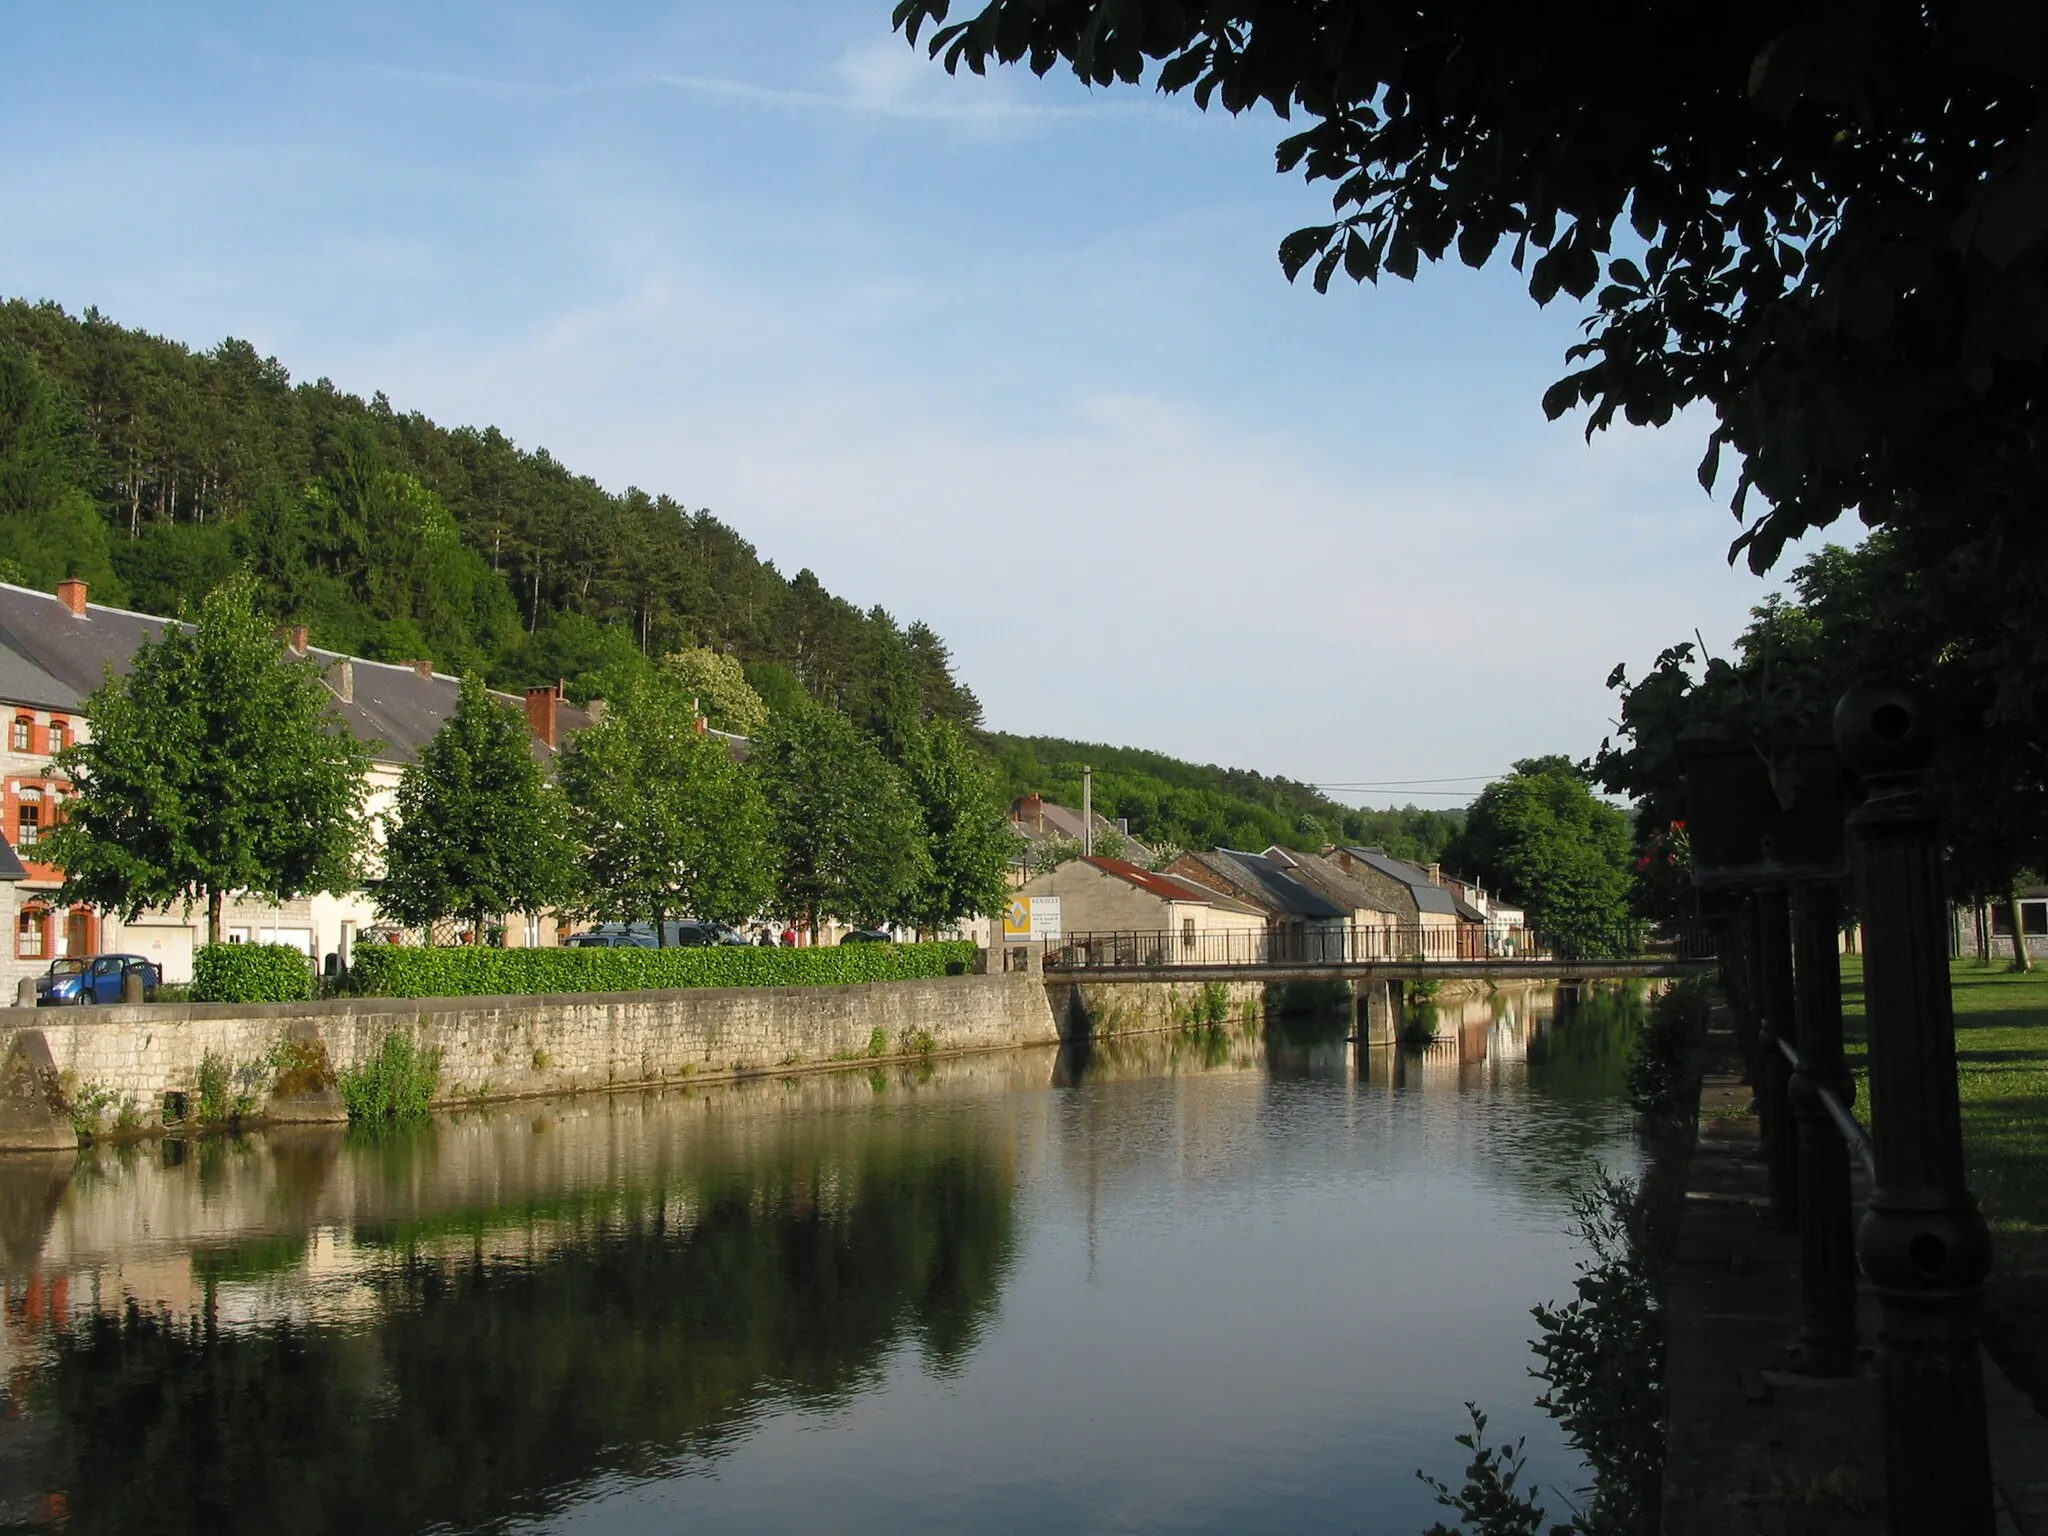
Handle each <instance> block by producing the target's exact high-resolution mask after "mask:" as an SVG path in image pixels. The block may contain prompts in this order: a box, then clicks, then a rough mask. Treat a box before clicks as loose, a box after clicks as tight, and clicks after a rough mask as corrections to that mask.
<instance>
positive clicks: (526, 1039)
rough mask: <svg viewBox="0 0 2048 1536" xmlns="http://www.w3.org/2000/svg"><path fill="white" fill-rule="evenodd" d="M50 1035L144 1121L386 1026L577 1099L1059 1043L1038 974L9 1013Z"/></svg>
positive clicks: (443, 1094) (63, 1057)
mask: <svg viewBox="0 0 2048 1536" xmlns="http://www.w3.org/2000/svg"><path fill="white" fill-rule="evenodd" d="M23 1030H36V1031H40V1032H41V1034H42V1036H43V1037H44V1039H45V1040H46V1041H47V1042H48V1045H49V1053H50V1060H51V1064H52V1065H54V1067H55V1069H56V1072H57V1074H58V1076H59V1078H60V1080H61V1082H62V1084H63V1086H64V1089H65V1091H66V1093H67V1094H68V1095H70V1096H72V1097H73V1098H75V1097H76V1096H77V1095H79V1094H80V1093H81V1092H93V1093H98V1094H102V1095H107V1096H110V1101H111V1106H112V1108H111V1109H110V1111H109V1115H108V1118H109V1119H110V1120H111V1119H112V1118H113V1117H114V1115H115V1114H117V1113H118V1112H119V1110H120V1108H121V1107H123V1106H125V1107H126V1108H127V1115H126V1117H125V1121H126V1123H127V1124H129V1125H131V1126H133V1127H134V1128H137V1129H144V1128H149V1127H153V1126H156V1125H159V1124H161V1123H162V1118H163V1112H164V1108H165V1102H166V1099H167V1097H168V1096H170V1095H184V1096H185V1097H186V1099H187V1100H188V1102H189V1103H193V1104H196V1102H197V1095H198V1091H199V1086H198V1080H199V1069H200V1065H201V1063H202V1062H203V1061H205V1059H206V1058H207V1057H208V1056H209V1055H212V1056H214V1057H216V1058H217V1059H218V1060H219V1061H221V1062H223V1063H225V1064H226V1066H227V1068H228V1071H229V1073H230V1076H231V1079H232V1081H233V1084H234V1091H236V1092H245V1093H252V1094H254V1095H255V1096H256V1097H257V1099H258V1102H259V1103H262V1102H264V1100H265V1099H266V1097H267V1095H268V1093H269V1090H270V1066H269V1064H270V1061H271V1058H272V1053H273V1050H274V1049H275V1048H276V1046H277V1045H278V1043H279V1042H280V1041H282V1040H285V1039H288V1038H296V1039H299V1040H309V1039H311V1038H314V1037H317V1038H318V1040H319V1041H320V1042H321V1044H322V1045H324V1046H325V1048H326V1052H327V1057H328V1060H329V1062H330V1063H331V1064H332V1065H333V1066H334V1068H335V1069H336V1070H337V1071H341V1070H347V1069H349V1068H351V1067H357V1066H360V1065H362V1064H363V1063H364V1062H366V1061H368V1060H369V1059H370V1058H372V1057H373V1056H375V1055H376V1054H377V1053H378V1051H379V1050H380V1049H381V1048H382V1046H383V1043H384V1040H385V1038H386V1037H387V1036H389V1035H391V1034H393V1033H394V1032H396V1033H402V1034H407V1035H410V1036H411V1037H412V1038H413V1040H414V1041H415V1042H416V1043H417V1044H419V1045H421V1046H423V1047H427V1048H430V1049H435V1050H438V1051H439V1052H440V1053H441V1080H440V1089H439V1099H440V1100H441V1102H444V1103H451V1104H452V1103H469V1102H476V1101H479V1100H485V1099H504V1098H521V1097H526V1096H530V1095H540V1094H559V1093H577V1092H584V1091H590V1090H599V1091H601V1090H605V1089H612V1088H629V1087H636V1086H642V1085H649V1084H664V1083H681V1082H691V1081H705V1080H712V1079H718V1078H730V1077H743V1076H747V1075H750V1074H755V1073H764V1072H766V1073H772V1072H790V1071H795V1070H799V1069H804V1068H817V1067H824V1066H830V1065H835V1064H847V1063H852V1062H860V1061H870V1060H889V1059H895V1058H901V1057H906V1056H922V1055H927V1054H952V1053H957V1052H964V1051H981V1050H998V1049H1004V1048H1008V1047H1013V1046H1023V1045H1042V1044H1048V1043H1054V1042H1057V1041H1058V1040H1059V1039H1060V1036H1061V1028H1060V1026H1059V1025H1058V1024H1056V1023H1055V1020H1054V1017H1053V1013H1052V1010H1051V1008H1050V1007H1049V1006H1048V1004H1047V1000H1046V988H1045V984H1044V982H1043V980H1042V979H1041V978H1040V977H1037V976H1032V975H1028V974H1009V975H985V976H948V977H942V978H934V979H931V980H924V981H897V982H870V983H866V984H863V985H858V986H844V987H701V988H700V987H692V988H685V989H679V990H667V991H656V992H609V993H569V994H559V995H554V996H542V997H447V998H343V999H336V1000H334V1001H331V1002H321V1003H280V1004H201V1003H194V1004H150V1005H146V1006H137V1007H101V1008H5V1009H0V1041H12V1040H14V1039H15V1037H16V1035H17V1034H18V1032H20V1031H23Z"/></svg>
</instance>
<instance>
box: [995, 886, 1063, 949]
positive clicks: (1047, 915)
mask: <svg viewBox="0 0 2048 1536" xmlns="http://www.w3.org/2000/svg"><path fill="white" fill-rule="evenodd" d="M1059 936H1060V899H1059V897H1057V896H1012V897H1011V898H1010V904H1009V906H1008V907H1006V908H1004V910H1003V942H1004V943H1005V944H1034V943H1035V944H1050V943H1052V942H1053V941H1054V940H1056V939H1058V938H1059Z"/></svg>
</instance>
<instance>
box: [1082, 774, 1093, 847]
mask: <svg viewBox="0 0 2048 1536" xmlns="http://www.w3.org/2000/svg"><path fill="white" fill-rule="evenodd" d="M1081 856H1082V857H1083V858H1090V859H1092V858H1093V857H1095V770H1094V769H1093V768H1090V767H1089V766H1088V765H1087V764H1086V763H1083V764H1082V765H1081Z"/></svg>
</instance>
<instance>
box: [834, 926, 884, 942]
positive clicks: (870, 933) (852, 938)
mask: <svg viewBox="0 0 2048 1536" xmlns="http://www.w3.org/2000/svg"><path fill="white" fill-rule="evenodd" d="M839 942H840V943H842V944H894V943H895V942H896V939H895V936H894V935H893V934H890V933H887V932H885V931H884V930H882V929H880V928H856V929H854V930H853V931H852V932H851V933H849V934H847V935H846V936H845V937H844V938H842V939H841V940H840V941H839Z"/></svg>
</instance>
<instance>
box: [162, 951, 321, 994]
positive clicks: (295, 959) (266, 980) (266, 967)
mask: <svg viewBox="0 0 2048 1536" xmlns="http://www.w3.org/2000/svg"><path fill="white" fill-rule="evenodd" d="M312 995H313V968H312V967H311V966H310V965H308V964H307V963H306V957H305V956H304V955H302V954H300V953H299V952H298V951H297V950H296V949H293V948H291V947H290V946H289V945H285V944H207V945H203V946H202V947H201V948H200V950H199V952H198V953H197V954H195V955H194V956H193V957H192V992H191V997H192V1001H193V1002H195V1003H297V1002H303V1001H305V1000H306V999H307V998H309V997H311V996H312Z"/></svg>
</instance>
